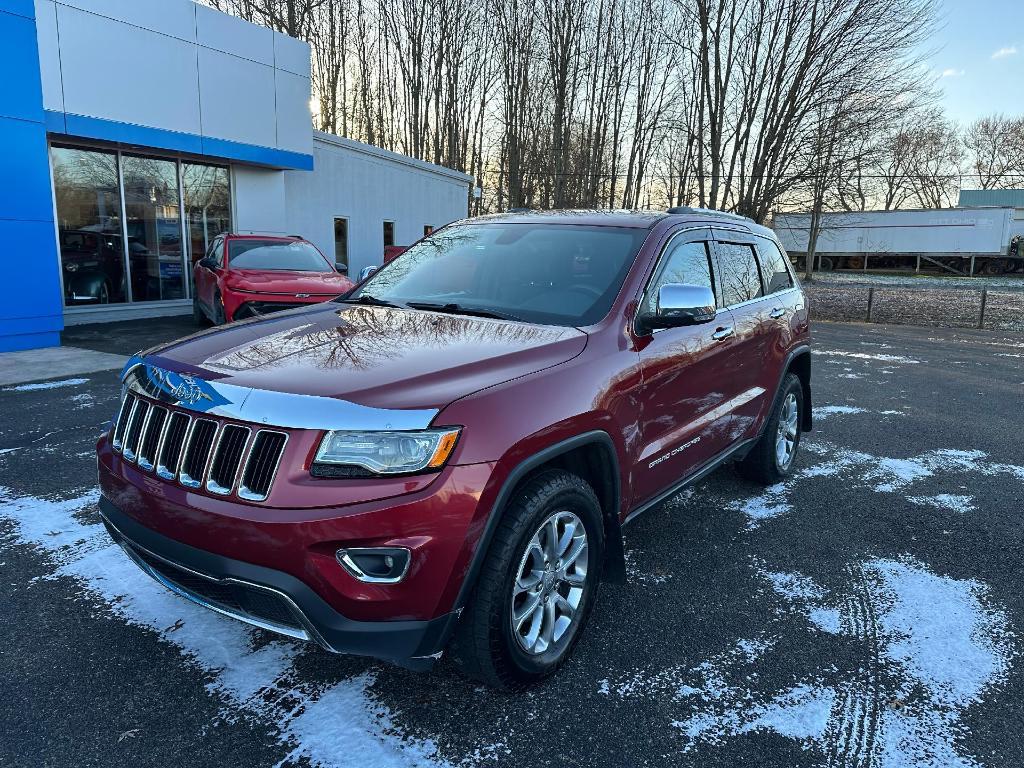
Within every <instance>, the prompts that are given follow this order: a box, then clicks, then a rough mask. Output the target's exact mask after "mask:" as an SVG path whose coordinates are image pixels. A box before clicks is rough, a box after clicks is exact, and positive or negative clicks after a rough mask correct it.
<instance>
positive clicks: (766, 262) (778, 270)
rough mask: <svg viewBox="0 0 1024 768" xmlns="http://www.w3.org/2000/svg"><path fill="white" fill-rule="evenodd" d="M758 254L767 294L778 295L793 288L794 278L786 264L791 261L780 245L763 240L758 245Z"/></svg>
mask: <svg viewBox="0 0 1024 768" xmlns="http://www.w3.org/2000/svg"><path fill="white" fill-rule="evenodd" d="M757 254H758V256H759V257H760V259H761V277H762V278H763V279H764V284H765V288H766V292H767V293H777V292H778V291H784V290H786V289H787V288H792V287H793V277H792V275H790V273H789V269H788V268H787V264H786V262H787V261H789V259H787V258H786V256H785V255H784V254H783V253H782V251H781V250H780V249H779V246H778V245H776V244H775V243H773V242H772V241H771V240H761V241H759V243H758V248H757Z"/></svg>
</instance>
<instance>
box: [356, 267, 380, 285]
mask: <svg viewBox="0 0 1024 768" xmlns="http://www.w3.org/2000/svg"><path fill="white" fill-rule="evenodd" d="M378 269H380V267H363V268H362V269H360V270H359V282H360V283H361V282H363V281H364V280H365V279H366V278H368V277H369V276H370V275H372V274H373V273H374V272H376V271H377V270H378Z"/></svg>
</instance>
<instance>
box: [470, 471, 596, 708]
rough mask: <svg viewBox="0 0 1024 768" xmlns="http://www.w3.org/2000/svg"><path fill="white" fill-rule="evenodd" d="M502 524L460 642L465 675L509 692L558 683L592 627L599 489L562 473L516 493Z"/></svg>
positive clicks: (538, 479) (543, 476) (547, 473)
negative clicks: (559, 673)
mask: <svg viewBox="0 0 1024 768" xmlns="http://www.w3.org/2000/svg"><path fill="white" fill-rule="evenodd" d="M499 514H501V515H502V519H501V522H500V523H499V527H498V530H497V531H496V532H495V534H494V538H493V540H492V541H491V544H490V548H489V549H488V552H487V555H486V559H485V561H484V564H483V568H482V570H481V573H480V576H479V579H478V581H477V585H476V590H475V592H474V594H473V596H472V598H471V599H470V602H469V604H468V605H467V606H466V609H465V611H464V612H463V615H462V620H461V621H460V623H459V628H458V630H457V633H456V637H455V657H456V659H457V660H458V662H459V664H460V666H461V667H462V670H463V671H464V672H465V673H466V674H467V675H469V676H470V677H473V678H475V679H477V680H480V681H481V682H484V683H486V684H488V685H491V686H493V687H495V688H499V689H504V690H518V689H521V688H523V687H525V686H527V685H529V684H531V683H535V682H537V681H539V680H542V679H544V678H546V677H548V676H550V675H552V674H554V673H555V672H556V671H557V670H558V668H559V667H561V665H562V664H564V663H565V661H566V659H568V658H569V655H570V654H571V653H572V649H573V647H574V646H575V644H576V642H577V641H578V640H579V637H580V634H581V633H582V631H583V628H584V626H585V625H586V623H587V619H588V618H589V617H590V611H591V608H592V607H593V604H594V600H595V598H596V596H597V587H598V583H599V581H600V577H601V565H602V563H603V561H604V523H603V517H602V512H601V505H600V503H599V502H598V500H597V496H596V495H595V494H594V491H593V489H592V488H591V487H590V486H589V485H588V484H587V483H586V482H585V481H584V480H582V479H581V478H579V477H578V476H576V475H573V474H570V473H568V472H564V471H562V470H548V471H544V472H542V473H540V474H538V475H536V476H535V477H533V478H532V479H530V480H528V481H527V482H526V483H524V484H523V485H522V486H521V487H520V488H518V489H517V490H516V491H515V493H514V495H513V498H512V500H511V501H510V502H509V504H508V506H507V507H506V508H505V509H504V510H503V511H500V512H499Z"/></svg>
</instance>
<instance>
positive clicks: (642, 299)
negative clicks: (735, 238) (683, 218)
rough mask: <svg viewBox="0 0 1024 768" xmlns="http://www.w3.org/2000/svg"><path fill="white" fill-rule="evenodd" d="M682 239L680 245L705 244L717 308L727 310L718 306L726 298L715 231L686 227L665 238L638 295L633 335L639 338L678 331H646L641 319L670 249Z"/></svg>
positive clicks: (657, 329) (703, 227) (708, 228)
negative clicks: (719, 268) (649, 294)
mask: <svg viewBox="0 0 1024 768" xmlns="http://www.w3.org/2000/svg"><path fill="white" fill-rule="evenodd" d="M680 237H683V238H684V240H683V242H682V243H678V244H679V245H682V244H684V243H704V248H705V250H706V252H707V257H708V267H709V268H710V269H711V292H712V293H713V294H714V296H715V307H716V309H717V311H718V312H722V311H723V310H724V309H726V308H725V307H719V306H718V304H719V302H720V301H721V300H722V299H723V298H724V297H723V295H722V292H721V283H720V282H719V278H718V269H717V266H718V264H717V253H716V251H715V244H716V243H715V233H714V231H713V230H712V229H711V227H709V226H707V225H703V226H700V225H698V226H684V227H681V228H679V229H674V230H672V231H671V232H669V234H668V236H667V237H666V238H665V242H664V243H663V244H662V246H661V249H660V250H659V251H658V256H657V257H656V258H655V259H654V262H653V263H652V264H651V268H650V269H649V270H648V272H647V277H646V279H645V280H644V284H643V287H642V288H641V289H640V292H639V293H638V294H637V304H636V312H635V313H634V315H633V333H634V334H636V335H637V336H640V337H646V336H653V335H656V334H658V333H661V332H662V331H669V330H678V328H676V329H673V328H651V329H645V328H643V324H642V322H641V321H640V318H641V316H642V315H643V312H644V305H645V304H646V303H647V296H648V293H649V292H650V290H651V286H652V285H653V284H654V281H655V280H657V279H658V277H659V276H660V275H661V273H662V271H663V268H664V265H665V259H666V258H667V257H668V255H669V252H670V249H671V248H674V247H675V245H676V244H677V243H676V240H677V238H680ZM681 327H687V326H681ZM689 327H692V326H689Z"/></svg>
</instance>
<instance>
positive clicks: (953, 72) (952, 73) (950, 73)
mask: <svg viewBox="0 0 1024 768" xmlns="http://www.w3.org/2000/svg"><path fill="white" fill-rule="evenodd" d="M965 74H967V73H966V72H965V71H964V70H962V69H952V68H950V69H944V70H942V72H941V74H940V75H939V77H963V76H964V75H965Z"/></svg>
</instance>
